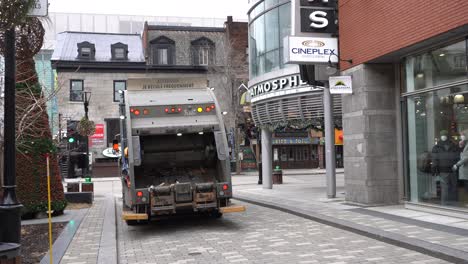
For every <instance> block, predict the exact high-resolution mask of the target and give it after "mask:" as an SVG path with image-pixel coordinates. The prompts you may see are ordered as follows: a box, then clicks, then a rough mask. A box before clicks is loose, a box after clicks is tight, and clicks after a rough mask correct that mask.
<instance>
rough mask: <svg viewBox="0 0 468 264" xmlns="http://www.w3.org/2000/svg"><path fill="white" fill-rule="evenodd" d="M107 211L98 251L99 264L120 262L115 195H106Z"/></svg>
mask: <svg viewBox="0 0 468 264" xmlns="http://www.w3.org/2000/svg"><path fill="white" fill-rule="evenodd" d="M106 198H107V199H106V200H107V201H106V212H105V215H104V223H103V228H102V233H101V240H100V245H99V251H98V258H97V263H98V264H105V263H118V257H117V253H118V251H117V230H116V224H117V222H116V205H115V197H110V196H107V197H106Z"/></svg>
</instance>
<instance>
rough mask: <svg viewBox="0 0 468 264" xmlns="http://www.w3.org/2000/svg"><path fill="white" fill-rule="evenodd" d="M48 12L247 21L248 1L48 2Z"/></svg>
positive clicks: (122, 0) (68, 0) (135, 0)
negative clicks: (231, 17) (229, 18)
mask: <svg viewBox="0 0 468 264" xmlns="http://www.w3.org/2000/svg"><path fill="white" fill-rule="evenodd" d="M49 4H50V6H49V12H69V13H93V14H119V15H148V16H182V17H207V18H226V17H227V16H233V17H234V20H238V19H242V20H247V14H246V13H247V9H248V6H249V4H248V0H198V1H195V0H49Z"/></svg>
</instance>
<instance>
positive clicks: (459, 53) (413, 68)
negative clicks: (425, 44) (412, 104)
mask: <svg viewBox="0 0 468 264" xmlns="http://www.w3.org/2000/svg"><path fill="white" fill-rule="evenodd" d="M466 57H467V50H466V41H465V40H463V41H459V42H456V43H453V44H451V45H448V46H445V47H441V48H438V49H434V50H431V51H428V52H425V53H422V54H419V55H415V56H410V57H407V58H406V59H405V76H406V83H405V84H406V85H405V89H406V92H415V91H418V90H421V89H426V88H430V87H435V86H439V85H446V84H448V83H450V82H456V81H461V80H465V79H467V78H468V70H467V68H466Z"/></svg>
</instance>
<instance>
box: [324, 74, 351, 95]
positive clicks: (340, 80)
mask: <svg viewBox="0 0 468 264" xmlns="http://www.w3.org/2000/svg"><path fill="white" fill-rule="evenodd" d="M329 82H330V93H331V94H352V93H353V82H352V79H351V76H332V77H330V78H329Z"/></svg>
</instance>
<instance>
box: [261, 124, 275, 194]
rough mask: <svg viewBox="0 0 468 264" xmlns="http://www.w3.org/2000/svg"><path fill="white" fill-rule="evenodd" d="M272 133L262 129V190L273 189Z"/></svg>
mask: <svg viewBox="0 0 468 264" xmlns="http://www.w3.org/2000/svg"><path fill="white" fill-rule="evenodd" d="M271 138H272V133H271V132H270V131H268V130H267V129H262V176H263V189H272V188H273V174H272V173H273V172H272V168H273V155H272V148H273V145H272V140H271Z"/></svg>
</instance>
